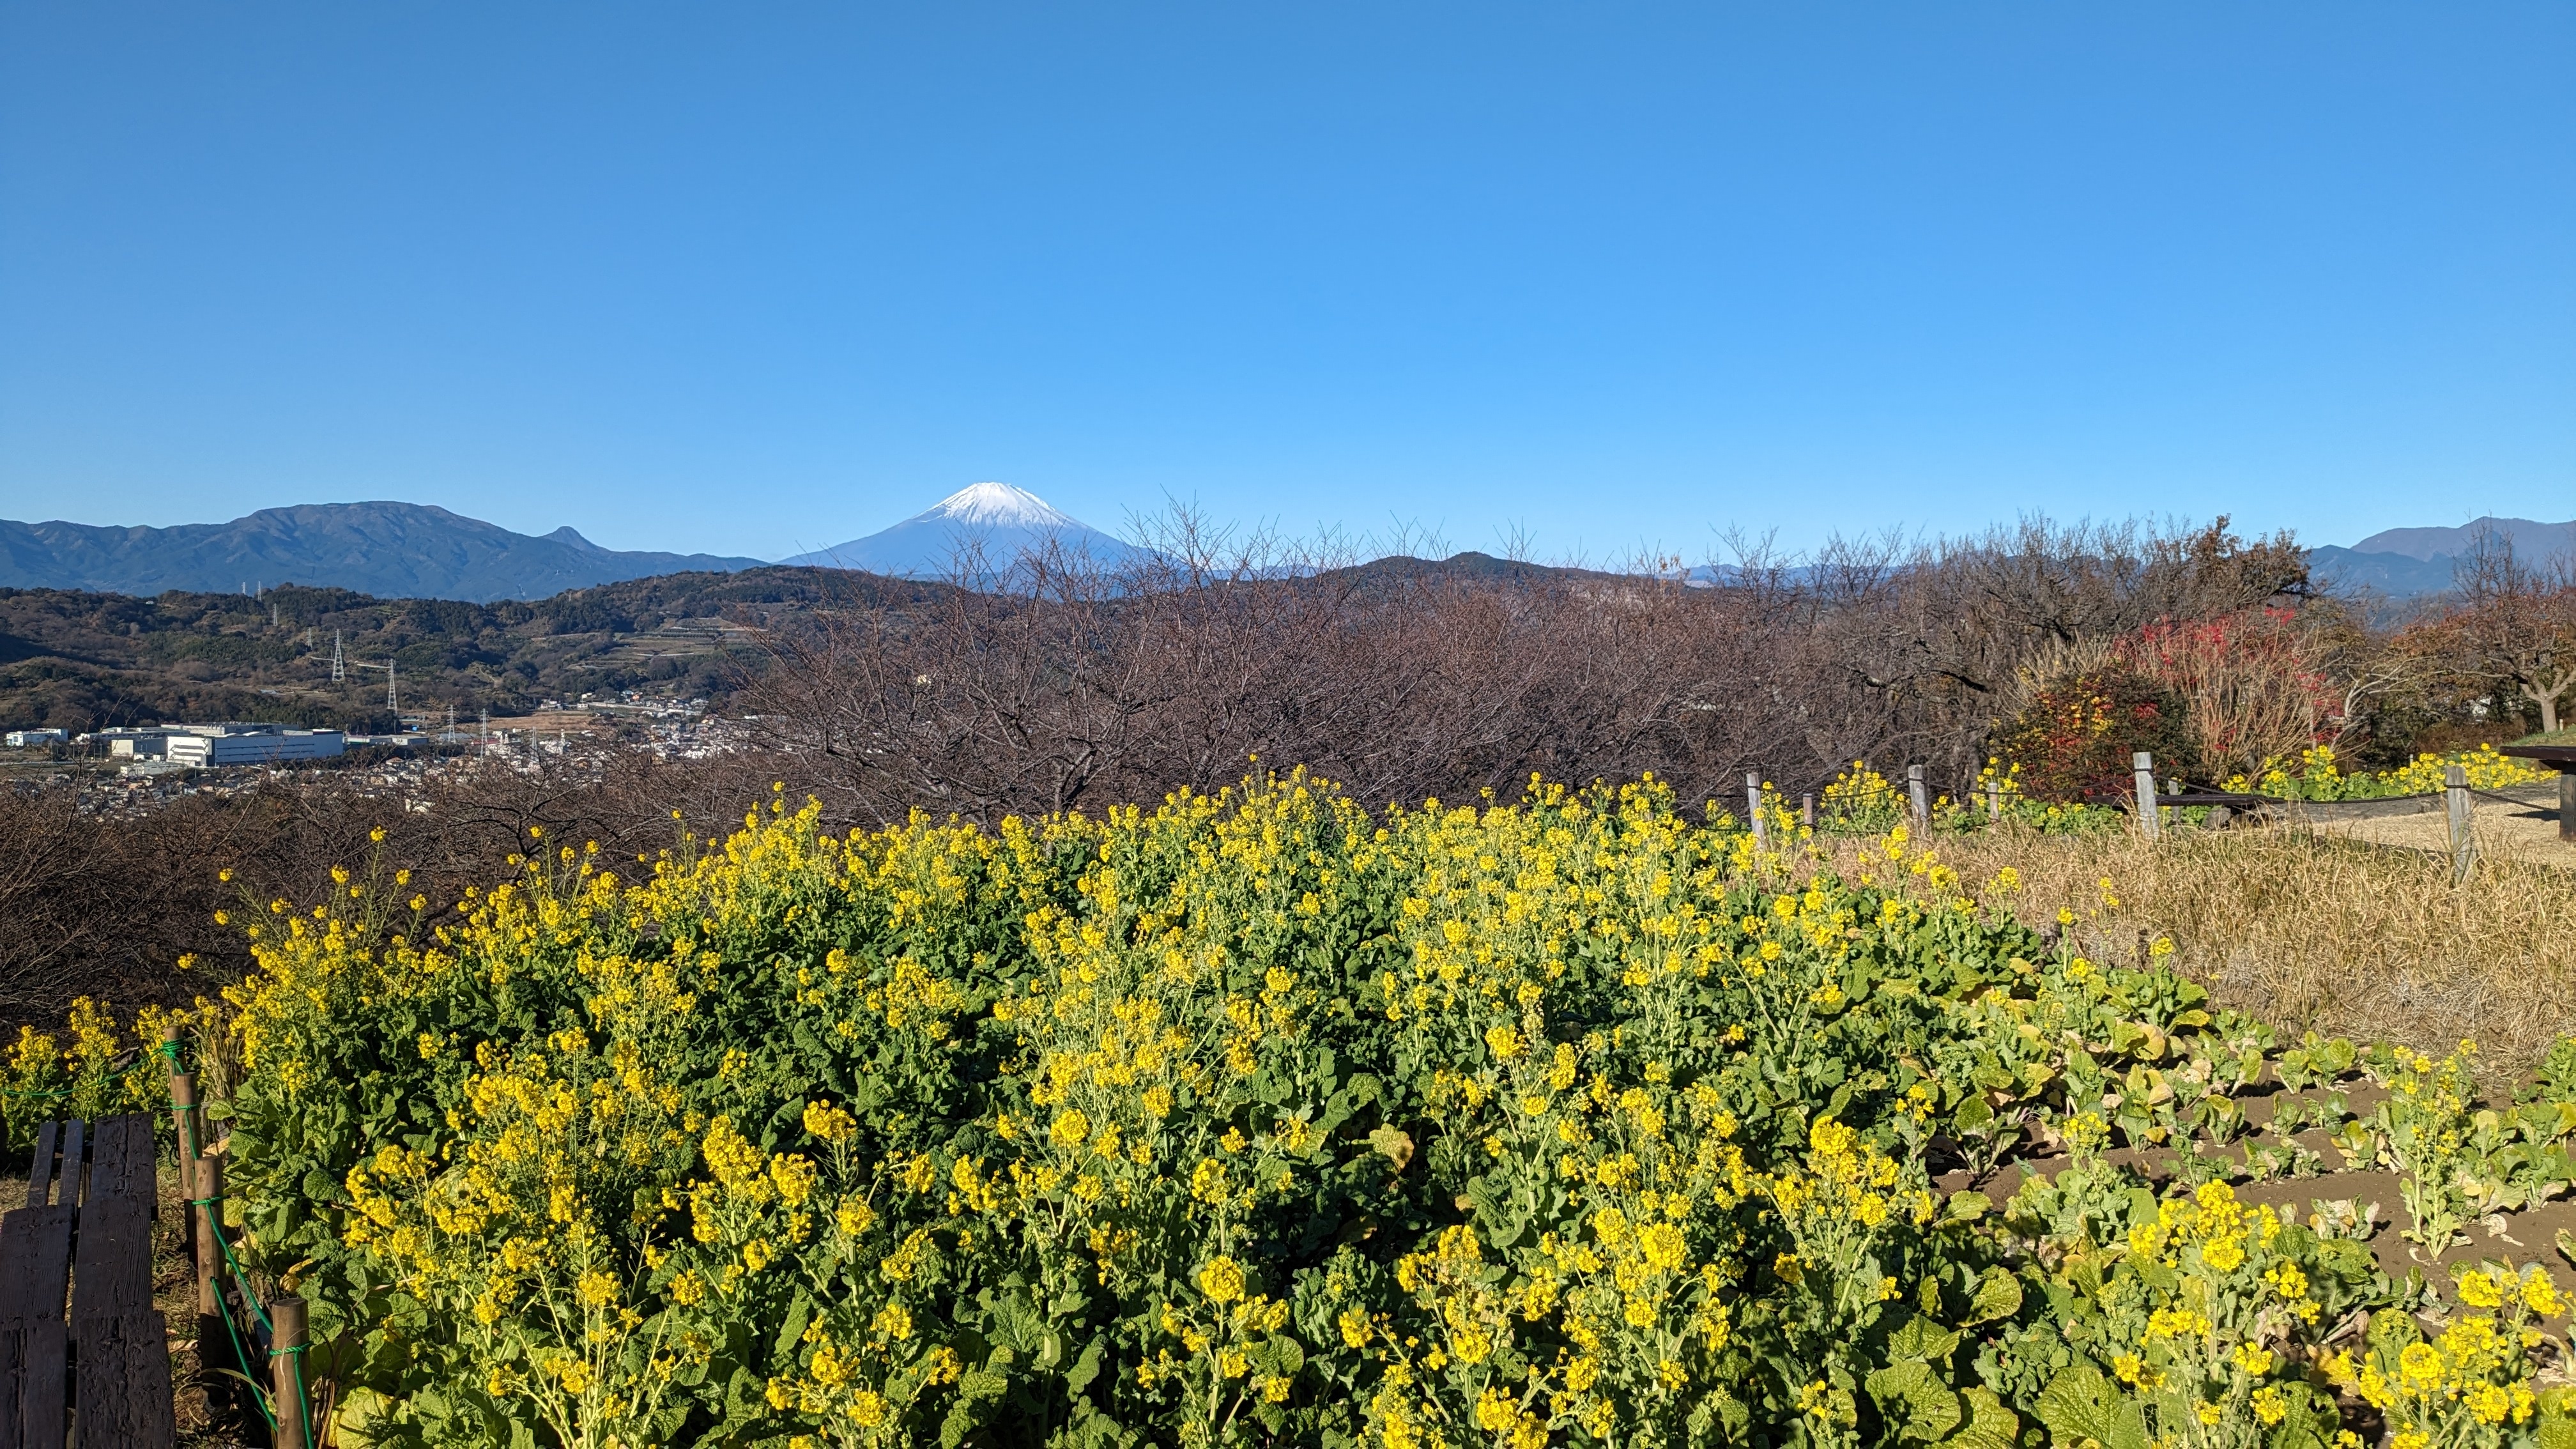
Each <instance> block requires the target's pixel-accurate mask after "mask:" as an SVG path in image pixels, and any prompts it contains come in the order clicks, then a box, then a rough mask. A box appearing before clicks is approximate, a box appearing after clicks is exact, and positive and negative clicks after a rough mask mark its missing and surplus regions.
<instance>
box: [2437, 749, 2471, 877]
mask: <svg viewBox="0 0 2576 1449" xmlns="http://www.w3.org/2000/svg"><path fill="white" fill-rule="evenodd" d="M2442 793H2443V794H2444V795H2445V796H2447V797H2449V798H2448V800H2447V801H2446V802H2445V803H2447V804H2448V805H2449V806H2450V807H2451V883H2452V884H2453V885H2457V884H2459V883H2460V882H2461V881H2464V880H2467V879H2468V878H2469V861H2470V860H2471V858H2472V857H2473V856H2474V855H2475V854H2476V851H2477V847H2476V846H2475V845H2474V844H2472V843H2471V842H2470V840H2469V772H2468V771H2467V770H2464V769H2462V768H2460V767H2459V766H2458V765H2452V766H2449V767H2447V768H2445V769H2444V770H2443V771H2442Z"/></svg>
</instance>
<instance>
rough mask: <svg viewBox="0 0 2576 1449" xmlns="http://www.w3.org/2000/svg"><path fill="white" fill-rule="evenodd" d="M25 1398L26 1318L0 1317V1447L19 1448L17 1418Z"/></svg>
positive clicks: (20, 1414)
mask: <svg viewBox="0 0 2576 1449" xmlns="http://www.w3.org/2000/svg"><path fill="white" fill-rule="evenodd" d="M26 1402H27V1324H26V1320H24V1319H17V1318H10V1319H0V1449H21V1446H20V1440H21V1438H22V1434H21V1432H20V1429H19V1422H18V1421H19V1420H20V1419H21V1418H22V1417H24V1414H25V1405H26Z"/></svg>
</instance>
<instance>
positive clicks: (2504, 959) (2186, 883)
mask: <svg viewBox="0 0 2576 1449" xmlns="http://www.w3.org/2000/svg"><path fill="white" fill-rule="evenodd" d="M1937 853H1938V855H1939V857H1940V858H1941V859H1942V860H1943V861H1944V862H1946V863H1947V864H1949V865H1950V866H1952V867H1953V868H1954V869H1956V870H1958V872H1959V873H1960V875H1961V876H1962V877H1963V878H1964V879H1965V881H1966V882H1967V884H1968V887H1969V888H1970V889H1971V890H1976V889H1977V888H1978V886H1979V884H1980V883H1981V882H1985V881H1988V880H1991V879H1992V878H1993V877H1994V876H1995V875H1996V874H1997V872H1999V871H2000V870H2001V869H2002V868H2003V867H2005V866H2011V867H2013V868H2014V869H2015V870H2016V871H2018V872H2019V873H2020V877H2021V887H2020V889H2019V890H2018V891H2017V892H2015V893H2014V894H2013V895H2012V896H2011V897H2009V900H2010V904H2011V907H2012V909H2013V910H2014V911H2015V913H2016V914H2018V915H2019V916H2020V917H2021V918H2022V919H2024V920H2025V921H2028V922H2029V923H2030V924H2032V925H2034V926H2044V925H2046V924H2049V923H2053V922H2054V921H2055V920H2056V919H2057V913H2058V912H2059V911H2060V910H2061V909H2065V910H2070V911H2073V912H2075V913H2076V915H2077V917H2078V918H2079V919H2078V923H2077V924H2076V926H2075V927H2074V928H2073V932H2074V938H2075V939H2076V940H2077V941H2078V942H2079V943H2080V944H2081V945H2082V947H2083V948H2084V949H2085V950H2087V951H2089V952H2091V953H2093V954H2095V955H2096V956H2098V957H2099V958H2101V959H2105V960H2116V961H2121V962H2128V961H2131V960H2133V959H2135V958H2137V957H2139V956H2141V955H2142V954H2143V952H2144V951H2145V949H2146V943H2147V942H2148V941H2150V940H2152V939H2153V938H2154V937H2155V936H2158V935H2169V936H2171V937H2172V938H2173V942H2174V945H2175V948H2176V951H2175V960H2176V961H2177V963H2178V964H2179V965H2180V966H2181V967H2182V968H2183V969H2184V970H2186V971H2188V972H2189V973H2191V975H2192V976H2193V977H2194V978H2196V979H2198V980H2200V981H2203V982H2205V983H2207V984H2208V985H2209V986H2210V987H2211V989H2212V993H2213V994H2214V995H2215V996H2217V997H2218V998H2219V999H2220V1000H2221V1001H2223V1002H2225V1003H2226V1004H2228V1005H2230V1006H2235V1007H2238V1008H2240V1009H2242V1010H2245V1011H2247V1012H2250V1013H2253V1014H2255V1015H2257V1016H2259V1017H2261V1018H2263V1019H2264V1020H2267V1021H2270V1022H2273V1023H2274V1024H2276V1025H2278V1026H2281V1027H2284V1028H2287V1029H2289V1030H2292V1031H2298V1030H2304V1029H2314V1030H2317V1031H2320V1032H2325V1033H2328V1034H2331V1035H2338V1036H2349V1037H2353V1038H2355V1039H2364V1038H2367V1039H2375V1040H2381V1041H2391V1042H2404V1043H2406V1044H2408V1045H2410V1046H2414V1047H2416V1048H2418V1049H2419V1050H2425V1051H2432V1052H2435V1053H2437V1054H2438V1053H2439V1052H2441V1051H2443V1050H2445V1049H2447V1048H2448V1047H2450V1046H2452V1045H2455V1044H2456V1043H2458V1042H2459V1041H2460V1040H2461V1039H2462V1038H2470V1039H2474V1040H2475V1041H2476V1042H2477V1043H2478V1044H2479V1047H2480V1049H2481V1052H2482V1054H2483V1063H2482V1065H2483V1067H2484V1069H2485V1071H2486V1072H2487V1073H2489V1074H2492V1075H2493V1076H2496V1077H2499V1078H2501V1077H2504V1076H2507V1075H2513V1074H2519V1073H2521V1072H2523V1071H2526V1070H2528V1069H2529V1068H2530V1067H2531V1066H2532V1065H2533V1064H2534V1063H2536V1062H2538V1061H2539V1059H2540V1058H2541V1057H2542V1056H2543V1055H2545V1054H2546V1053H2547V1052H2548V1050H2549V1048H2550V1046H2551V1044H2552V1043H2553V1042H2555V1041H2556V1040H2557V1039H2558V1037H2559V1036H2560V1035H2562V1034H2565V1033H2568V1032H2571V1031H2576V873H2570V872H2568V871H2566V870H2563V869H2553V868H2550V867H2548V866H2544V865H2537V864H2532V863H2529V862H2521V861H2513V860H2496V859H2483V860H2481V861H2480V862H2479V863H2478V864H2477V865H2476V867H2475V868H2474V869H2473V871H2472V873H2471V875H2470V877H2469V879H2468V881H2467V882H2466V883H2465V884H2464V885H2461V886H2457V887H2454V886H2453V885H2452V884H2451V879H2450V864H2449V862H2448V861H2447V860H2446V859H2444V858H2442V857H2440V856H2438V855H2434V854H2430V853H2427V852H2421V851H2413V850H2403V849H2392V848H2389V847H2386V846H2380V845H2373V844H2369V843H2366V842H2361V841H2355V840H2349V839H2338V838H2335V837H2332V836H2328V835H2321V834H2318V833H2315V832H2312V831H2308V830H2303V829H2297V828H2291V827H2276V828H2271V829H2261V830H2233V831H2224V832H2199V831H2191V832H2178V833H2173V834H2169V835H2168V836H2167V837H2166V839H2165V840H2164V841H2163V842H2161V843H2159V844H2154V845H2151V844H2149V843H2148V842H2147V841H2145V840H2142V839H2140V838H2139V837H2137V836H2136V835H2133V834H2129V833H2126V832H2118V833H2109V834H2103V835H2084V836H2077V835H2056V836H2046V835H2040V834H2037V833H2035V832H2030V831H2024V830H2015V829H1999V830H1994V831H1988V832H1980V833H1978V834H1976V835H1971V836H1964V837H1943V839H1942V841H1941V843H1940V845H1939V846H1938V847H1937ZM2105 879H2108V880H2109V881H2110V882H2111V889H2110V891H2109V894H2110V895H2111V896H2112V897H2114V898H2116V900H2117V902H2118V904H2117V905H2105V904H2104V891H2103V890H2102V887H2101V882H2102V881H2104V880H2105ZM1981 893H1982V892H1981Z"/></svg>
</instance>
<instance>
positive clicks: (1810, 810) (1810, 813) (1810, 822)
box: [1798, 795, 1816, 831]
mask: <svg viewBox="0 0 2576 1449" xmlns="http://www.w3.org/2000/svg"><path fill="white" fill-rule="evenodd" d="M1798 823H1799V824H1801V825H1803V826H1805V827H1807V829H1808V830H1810V831H1813V830H1814V829H1815V828H1816V797H1815V796H1813V795H1801V796H1799V797H1798Z"/></svg>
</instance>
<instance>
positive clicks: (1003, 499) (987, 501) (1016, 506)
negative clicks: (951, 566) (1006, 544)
mask: <svg viewBox="0 0 2576 1449" xmlns="http://www.w3.org/2000/svg"><path fill="white" fill-rule="evenodd" d="M940 519H947V520H951V521H954V522H957V523H971V524H976V525H978V526H981V527H986V528H1066V529H1079V528H1081V527H1082V526H1083V525H1082V524H1081V522H1080V521H1078V520H1076V519H1075V518H1073V517H1072V516H1071V515H1069V514H1064V513H1059V512H1057V511H1056V510H1055V509H1053V508H1050V507H1048V506H1047V501H1046V500H1045V499H1043V498H1040V497H1039V496H1037V495H1036V494H1034V493H1031V492H1030V491H1029V490H1027V489H1026V488H1014V487H1012V486H1011V485H1010V484H1008V483H973V484H969V485H967V486H966V487H964V488H960V489H958V490H957V491H956V492H954V493H951V494H949V495H948V496H947V497H945V498H942V499H940V500H939V502H938V503H937V505H935V506H934V507H932V508H931V510H930V511H929V512H927V513H923V514H919V515H917V516H916V517H915V518H914V519H913V520H911V521H913V522H917V523H928V522H932V521H934V520H940Z"/></svg>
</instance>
